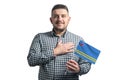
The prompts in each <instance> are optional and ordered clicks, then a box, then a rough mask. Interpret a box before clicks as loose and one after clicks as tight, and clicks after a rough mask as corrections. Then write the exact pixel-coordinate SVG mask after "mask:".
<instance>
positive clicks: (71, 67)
mask: <svg viewBox="0 0 120 80" xmlns="http://www.w3.org/2000/svg"><path fill="white" fill-rule="evenodd" d="M66 66H67V69H68V70H70V71H75V70H76V68H75V67H73V66H71V65H68V64H67V65H66Z"/></svg>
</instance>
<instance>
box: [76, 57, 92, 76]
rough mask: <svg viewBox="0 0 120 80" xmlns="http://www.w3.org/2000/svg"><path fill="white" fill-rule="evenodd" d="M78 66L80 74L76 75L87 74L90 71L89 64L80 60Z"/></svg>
mask: <svg viewBox="0 0 120 80" xmlns="http://www.w3.org/2000/svg"><path fill="white" fill-rule="evenodd" d="M79 66H80V72H79V73H78V74H79V75H80V76H81V75H83V74H86V73H88V72H89V70H90V69H91V63H89V62H87V61H85V60H83V59H80V60H79Z"/></svg>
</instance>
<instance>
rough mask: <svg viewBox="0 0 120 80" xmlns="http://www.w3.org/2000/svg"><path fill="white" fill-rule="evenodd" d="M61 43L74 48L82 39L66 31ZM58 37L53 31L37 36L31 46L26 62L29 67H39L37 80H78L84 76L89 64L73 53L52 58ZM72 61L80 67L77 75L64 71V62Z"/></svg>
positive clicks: (89, 66)
mask: <svg viewBox="0 0 120 80" xmlns="http://www.w3.org/2000/svg"><path fill="white" fill-rule="evenodd" d="M60 39H61V40H62V42H63V43H66V42H73V43H74V44H75V46H77V44H78V43H79V41H80V40H82V38H81V37H80V36H78V35H75V34H73V33H71V32H69V31H66V32H65V33H64V34H63V35H62V36H61V38H60ZM58 40H59V37H58V36H56V35H55V33H54V31H50V32H46V33H39V34H37V35H36V36H35V37H34V39H33V41H32V44H31V47H30V50H29V54H28V56H27V60H28V63H29V65H30V66H40V69H39V76H38V78H39V80H79V75H83V74H86V73H87V72H89V70H90V68H91V64H90V63H88V62H86V61H85V60H82V59H81V58H79V57H77V56H75V55H74V54H73V53H67V54H64V55H59V56H56V57H55V56H54V55H53V49H54V48H55V47H56V45H57V43H58ZM70 59H73V60H75V61H77V62H78V64H79V66H80V72H79V73H72V72H70V71H67V70H66V62H67V61H68V60H70Z"/></svg>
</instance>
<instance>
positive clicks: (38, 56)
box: [27, 35, 54, 66]
mask: <svg viewBox="0 0 120 80" xmlns="http://www.w3.org/2000/svg"><path fill="white" fill-rule="evenodd" d="M41 47H42V46H41V42H40V35H36V36H35V38H34V39H33V42H32V44H31V47H30V50H29V54H28V56H27V60H28V64H29V65H30V66H36V65H43V64H46V63H49V62H50V61H51V60H53V59H54V56H53V50H47V51H42V50H41Z"/></svg>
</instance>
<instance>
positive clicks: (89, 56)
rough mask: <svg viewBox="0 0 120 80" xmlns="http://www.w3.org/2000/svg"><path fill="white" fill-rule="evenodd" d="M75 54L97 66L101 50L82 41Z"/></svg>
mask: <svg viewBox="0 0 120 80" xmlns="http://www.w3.org/2000/svg"><path fill="white" fill-rule="evenodd" d="M74 54H76V55H77V56H78V57H80V58H82V59H85V60H87V61H88V62H90V63H93V64H95V62H96V60H97V58H98V56H99V54H100V50H98V49H96V48H95V47H93V46H91V45H89V44H87V43H85V42H84V41H80V42H79V44H78V46H77V49H76V50H75V53H74Z"/></svg>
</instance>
